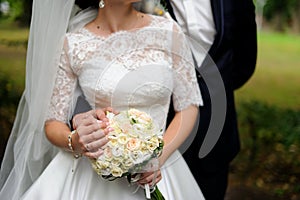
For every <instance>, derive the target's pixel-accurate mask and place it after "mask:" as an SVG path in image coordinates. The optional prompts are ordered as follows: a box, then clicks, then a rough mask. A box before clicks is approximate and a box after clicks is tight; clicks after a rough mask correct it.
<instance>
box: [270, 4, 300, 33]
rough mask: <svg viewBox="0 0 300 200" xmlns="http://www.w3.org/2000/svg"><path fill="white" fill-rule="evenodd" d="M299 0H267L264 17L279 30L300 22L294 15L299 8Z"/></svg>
mask: <svg viewBox="0 0 300 200" xmlns="http://www.w3.org/2000/svg"><path fill="white" fill-rule="evenodd" d="M299 6H300V4H299V0H267V2H266V5H265V7H264V17H265V19H266V20H267V21H269V22H271V23H272V24H273V25H274V28H275V29H276V30H278V31H284V30H285V29H286V27H290V26H291V25H292V24H293V23H299V22H298V21H297V20H298V19H296V18H293V15H294V14H295V13H297V12H298V10H299Z"/></svg>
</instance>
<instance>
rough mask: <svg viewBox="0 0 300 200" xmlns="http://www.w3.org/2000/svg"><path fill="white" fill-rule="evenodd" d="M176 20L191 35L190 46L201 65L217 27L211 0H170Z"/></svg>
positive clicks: (198, 63)
mask: <svg viewBox="0 0 300 200" xmlns="http://www.w3.org/2000/svg"><path fill="white" fill-rule="evenodd" d="M170 2H171V5H172V7H173V11H174V14H175V16H176V20H177V22H178V24H179V25H180V27H181V28H182V30H183V32H184V33H185V34H186V35H188V36H189V40H190V46H191V49H192V52H193V55H194V57H195V60H196V62H197V65H198V66H200V65H201V64H202V62H203V60H204V58H205V56H206V54H204V53H203V52H205V53H206V52H208V50H209V49H210V47H211V45H212V43H213V42H214V39H215V34H216V29H215V24H214V20H213V15H212V8H211V2H210V0H197V1H195V0H170Z"/></svg>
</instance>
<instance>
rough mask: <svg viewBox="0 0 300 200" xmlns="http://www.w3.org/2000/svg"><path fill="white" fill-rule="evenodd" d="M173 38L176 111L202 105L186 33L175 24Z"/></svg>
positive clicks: (174, 102) (174, 100)
mask: <svg viewBox="0 0 300 200" xmlns="http://www.w3.org/2000/svg"><path fill="white" fill-rule="evenodd" d="M173 30H174V31H173V38H172V41H173V42H172V66H173V95H172V97H173V104H174V109H175V110H176V111H181V110H184V109H185V108H187V107H188V106H190V105H196V106H199V105H202V104H203V102H202V97H201V94H200V89H199V86H198V82H197V78H196V71H195V67H194V61H193V57H192V54H191V50H190V47H189V45H188V43H187V40H186V37H185V34H184V33H183V32H182V31H181V29H180V27H178V25H176V24H174V29H173Z"/></svg>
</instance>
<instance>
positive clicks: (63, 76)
mask: <svg viewBox="0 0 300 200" xmlns="http://www.w3.org/2000/svg"><path fill="white" fill-rule="evenodd" d="M76 82H77V76H76V75H75V74H74V73H73V70H72V69H71V66H70V61H69V56H68V45H67V40H65V44H64V48H63V51H62V53H61V56H60V61H59V66H58V70H57V72H56V78H55V84H54V88H53V92H52V97H51V101H50V106H49V109H48V115H47V120H50V119H51V120H58V121H62V122H67V121H68V113H69V108H70V102H71V100H72V97H73V93H74V90H75V87H76Z"/></svg>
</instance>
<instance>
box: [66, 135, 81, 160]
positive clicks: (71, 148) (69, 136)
mask: <svg viewBox="0 0 300 200" xmlns="http://www.w3.org/2000/svg"><path fill="white" fill-rule="evenodd" d="M76 133H77V131H76V130H74V131H72V132H71V133H70V134H69V135H68V147H69V149H70V151H71V152H72V153H73V156H74V158H76V159H77V158H79V157H81V154H79V153H74V149H73V146H72V135H74V134H76Z"/></svg>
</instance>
